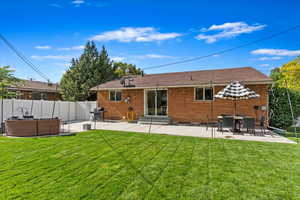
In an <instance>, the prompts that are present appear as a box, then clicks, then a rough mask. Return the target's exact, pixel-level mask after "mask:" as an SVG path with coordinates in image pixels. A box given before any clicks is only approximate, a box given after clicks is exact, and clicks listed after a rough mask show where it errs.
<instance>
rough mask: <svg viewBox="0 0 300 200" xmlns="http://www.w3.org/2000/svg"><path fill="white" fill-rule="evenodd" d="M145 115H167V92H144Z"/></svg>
mask: <svg viewBox="0 0 300 200" xmlns="http://www.w3.org/2000/svg"><path fill="white" fill-rule="evenodd" d="M145 95H146V102H145V108H146V109H145V111H146V115H156V116H167V115H168V90H146V92H145Z"/></svg>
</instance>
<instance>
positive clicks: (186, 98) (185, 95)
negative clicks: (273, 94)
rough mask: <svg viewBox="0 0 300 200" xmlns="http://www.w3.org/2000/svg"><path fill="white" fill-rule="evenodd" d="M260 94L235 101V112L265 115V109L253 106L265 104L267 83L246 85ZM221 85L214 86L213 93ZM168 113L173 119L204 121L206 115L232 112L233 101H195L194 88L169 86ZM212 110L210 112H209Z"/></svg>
mask: <svg viewBox="0 0 300 200" xmlns="http://www.w3.org/2000/svg"><path fill="white" fill-rule="evenodd" d="M248 87H249V88H250V89H252V90H254V91H255V92H257V93H258V94H260V95H261V96H260V98H257V99H250V100H241V101H238V102H237V113H238V114H244V115H247V116H252V117H255V118H258V117H259V116H261V115H264V116H265V117H267V112H266V111H256V110H255V109H254V106H267V101H268V93H267V85H255V86H248ZM222 88H223V87H215V91H214V92H215V94H216V93H217V92H219V91H220V90H221V89H222ZM168 93H169V107H168V114H169V116H171V117H172V119H173V120H175V121H180V122H206V121H207V115H209V117H211V116H210V115H211V113H212V118H213V119H217V116H218V115H221V114H234V101H231V100H223V99H215V100H214V101H195V100H194V88H191V87H189V88H169V90H168ZM211 111H212V112H211Z"/></svg>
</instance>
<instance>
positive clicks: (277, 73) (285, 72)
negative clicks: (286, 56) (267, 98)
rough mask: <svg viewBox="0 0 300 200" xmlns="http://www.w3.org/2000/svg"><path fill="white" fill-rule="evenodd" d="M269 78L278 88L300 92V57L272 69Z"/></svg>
mask: <svg viewBox="0 0 300 200" xmlns="http://www.w3.org/2000/svg"><path fill="white" fill-rule="evenodd" d="M271 77H272V78H273V80H274V81H275V83H276V85H278V87H287V88H289V89H292V90H297V91H300V57H297V58H296V59H294V60H292V61H290V62H288V63H286V64H284V65H283V66H281V67H279V68H275V69H273V70H272V72H271Z"/></svg>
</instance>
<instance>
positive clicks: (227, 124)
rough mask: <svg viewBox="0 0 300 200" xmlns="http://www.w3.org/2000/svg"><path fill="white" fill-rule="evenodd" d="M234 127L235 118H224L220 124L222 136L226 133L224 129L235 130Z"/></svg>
mask: <svg viewBox="0 0 300 200" xmlns="http://www.w3.org/2000/svg"><path fill="white" fill-rule="evenodd" d="M233 126H234V118H233V117H232V116H223V119H222V121H221V124H220V128H221V131H222V134H223V132H224V128H228V129H233Z"/></svg>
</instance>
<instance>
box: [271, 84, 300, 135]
mask: <svg viewBox="0 0 300 200" xmlns="http://www.w3.org/2000/svg"><path fill="white" fill-rule="evenodd" d="M288 91H289V94H290V97H291V102H292V106H293V110H294V116H295V118H296V117H297V116H300V92H299V91H295V90H291V89H288ZM269 111H270V112H269V114H270V125H271V126H273V127H277V128H281V129H287V128H288V127H290V126H292V125H293V123H294V122H293V119H292V115H291V110H290V106H289V100H288V97H287V90H286V89H285V88H279V87H274V88H272V90H271V92H270V98H269Z"/></svg>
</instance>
